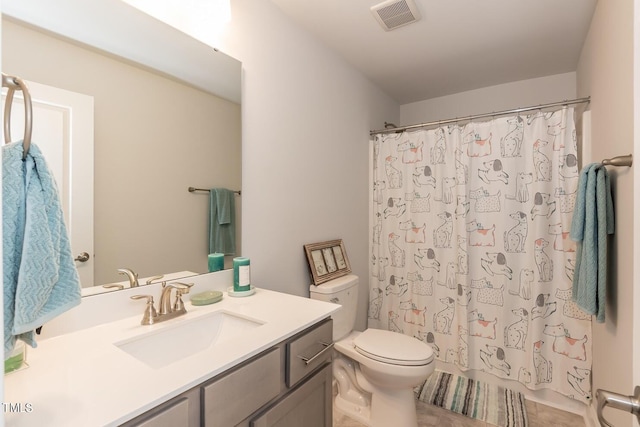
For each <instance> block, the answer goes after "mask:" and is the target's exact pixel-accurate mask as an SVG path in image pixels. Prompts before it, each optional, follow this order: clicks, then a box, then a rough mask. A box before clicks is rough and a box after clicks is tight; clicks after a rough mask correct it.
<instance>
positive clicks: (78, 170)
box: [2, 81, 93, 287]
mask: <svg viewBox="0 0 640 427" xmlns="http://www.w3.org/2000/svg"><path fill="white" fill-rule="evenodd" d="M25 83H26V84H27V87H28V88H29V93H30V94H31V102H32V105H33V136H32V142H33V143H34V144H36V145H37V146H38V147H39V148H40V150H41V151H42V153H43V155H44V157H45V159H46V160H47V164H48V165H49V168H50V169H51V171H52V173H53V175H54V177H55V180H56V182H57V184H58V189H59V192H60V201H61V203H62V209H63V211H64V218H65V222H66V224H67V229H68V232H69V239H70V240H71V251H72V254H73V256H74V258H78V257H81V254H82V253H83V252H86V253H87V254H89V259H88V260H87V261H84V262H83V261H76V267H77V268H78V273H79V275H80V282H81V283H82V287H87V286H93V97H92V96H88V95H83V94H80V93H75V92H70V91H68V90H64V89H59V88H55V87H52V86H47V85H43V84H39V83H36V82H30V81H25ZM5 92H6V91H5ZM5 92H3V94H2V103H3V104H4V99H5ZM23 132H24V104H23V100H22V95H21V92H20V91H16V92H15V95H14V99H13V104H12V108H11V139H12V140H13V141H16V140H20V139H22V136H23ZM2 138H3V141H2V142H3V143H4V135H3V136H2ZM81 258H82V257H81Z"/></svg>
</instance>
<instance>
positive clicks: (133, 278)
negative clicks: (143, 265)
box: [118, 268, 139, 288]
mask: <svg viewBox="0 0 640 427" xmlns="http://www.w3.org/2000/svg"><path fill="white" fill-rule="evenodd" d="M118 274H123V275H125V276H127V278H128V279H129V286H130V287H132V288H137V287H138V286H139V283H138V274H137V273H134V272H133V271H132V270H131V269H130V268H119V269H118Z"/></svg>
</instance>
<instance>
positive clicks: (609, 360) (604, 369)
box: [577, 0, 640, 427]
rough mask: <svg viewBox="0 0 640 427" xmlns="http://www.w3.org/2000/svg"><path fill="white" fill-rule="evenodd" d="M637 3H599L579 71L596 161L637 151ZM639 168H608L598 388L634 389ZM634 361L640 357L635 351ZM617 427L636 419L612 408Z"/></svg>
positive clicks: (596, 341) (596, 328) (596, 343)
mask: <svg viewBox="0 0 640 427" xmlns="http://www.w3.org/2000/svg"><path fill="white" fill-rule="evenodd" d="M633 12H634V11H633V1H631V0H625V1H600V2H598V5H597V8H596V11H595V14H594V17H593V21H592V23H591V28H590V30H589V34H588V36H587V39H586V41H585V44H584V47H583V50H582V54H581V56H580V62H579V65H578V69H577V81H578V95H580V96H586V95H590V96H591V99H592V102H591V106H590V108H591V111H592V141H593V143H592V154H593V159H594V160H600V159H603V158H607V157H612V156H617V155H621V154H628V153H632V152H633V147H634V144H633V138H634V122H633V119H634V114H633V57H634V52H633ZM635 169H637V167H636V165H634V167H633V168H631V169H629V168H609V170H610V172H611V175H612V177H613V178H612V187H613V198H614V205H615V211H616V216H615V221H616V224H615V227H616V234H615V236H614V237H613V239H612V240H611V244H610V256H609V260H610V266H611V268H610V270H609V271H610V275H609V286H608V290H607V306H606V323H604V324H598V323H595V322H594V324H593V388H594V390H595V389H598V388H603V389H608V390H611V391H615V392H618V393H623V394H631V393H632V392H633V387H634V384H633V377H632V367H633V366H632V364H633V357H634V354H633V341H634V339H636V340H637V339H640V337H638V334H637V333H636V334H635V337H634V334H633V319H634V315H633V295H634V288H635V289H636V292H637V289H638V284H637V283H634V267H633V256H634V247H633V235H634V185H633V174H634V170H635ZM635 357H636V358H637V357H638V355H636V356H635ZM607 418H608V420H609V421H610V422H611V423H612V424H614V425H615V426H617V427H624V426H630V425H632V416H631V415H629V414H624V413H623V412H621V411H613V410H608V411H607Z"/></svg>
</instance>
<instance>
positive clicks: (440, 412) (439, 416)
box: [333, 400, 585, 427]
mask: <svg viewBox="0 0 640 427" xmlns="http://www.w3.org/2000/svg"><path fill="white" fill-rule="evenodd" d="M526 404H527V418H528V419H529V427H548V426H554V427H584V426H585V423H584V419H583V418H582V417H581V416H580V415H576V414H573V413H571V412H565V411H561V410H559V409H556V408H552V407H550V406H546V405H543V404H540V403H535V402H532V401H529V400H527V403H526ZM416 407H417V410H418V425H419V426H420V427H493V424H488V423H485V422H484V421H478V420H474V419H472V418H468V417H465V416H464V415H460V414H456V413H455V412H451V411H447V410H445V409H442V408H438V407H436V406H432V405H428V404H426V403H424V402H420V401H417V404H416ZM333 427H363V425H362V424H360V423H358V422H356V421H353V420H351V419H350V418H347V417H342V418H341V419H338V420H334V423H333ZM398 427H400V426H398Z"/></svg>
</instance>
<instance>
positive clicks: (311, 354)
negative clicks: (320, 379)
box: [286, 319, 333, 387]
mask: <svg viewBox="0 0 640 427" xmlns="http://www.w3.org/2000/svg"><path fill="white" fill-rule="evenodd" d="M332 348H333V321H332V320H331V319H327V320H325V321H324V322H322V323H321V324H319V325H318V326H317V327H316V328H314V329H312V330H311V331H309V332H307V333H305V334H304V335H301V336H299V337H297V338H294V339H293V340H292V341H291V342H289V343H288V344H287V363H286V374H287V376H286V382H287V387H293V386H294V385H296V384H297V383H298V381H300V380H301V379H303V378H304V377H306V376H307V375H309V374H310V373H312V372H313V371H314V370H315V369H316V368H318V367H319V366H321V365H323V364H324V363H326V362H327V361H330V360H331V354H332V352H333V350H332Z"/></svg>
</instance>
